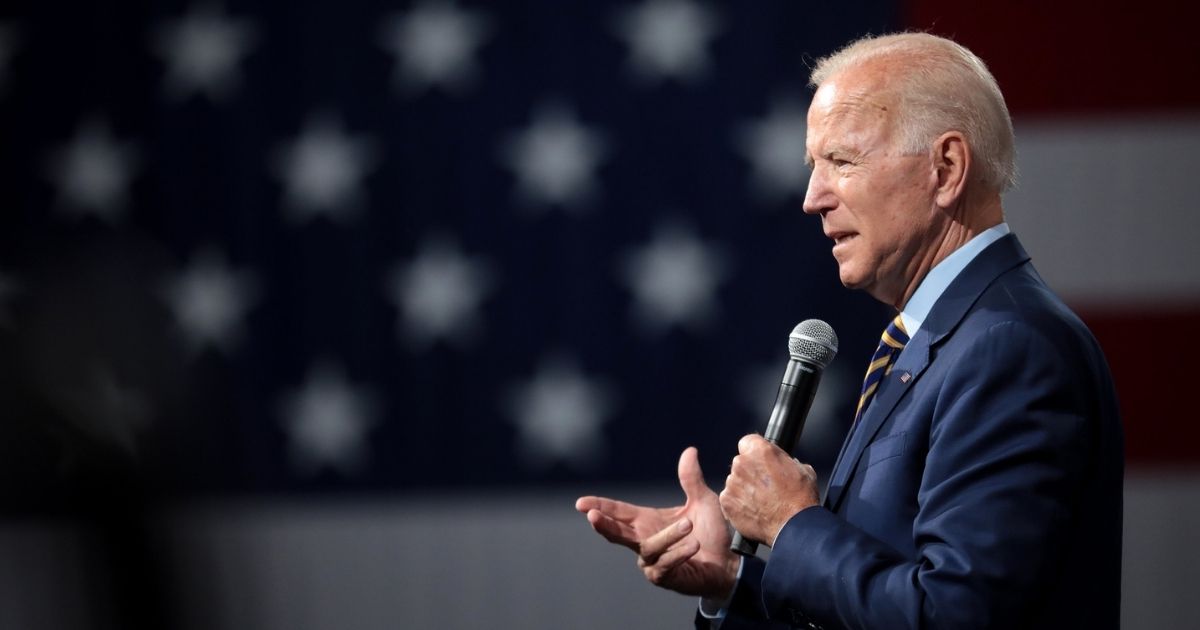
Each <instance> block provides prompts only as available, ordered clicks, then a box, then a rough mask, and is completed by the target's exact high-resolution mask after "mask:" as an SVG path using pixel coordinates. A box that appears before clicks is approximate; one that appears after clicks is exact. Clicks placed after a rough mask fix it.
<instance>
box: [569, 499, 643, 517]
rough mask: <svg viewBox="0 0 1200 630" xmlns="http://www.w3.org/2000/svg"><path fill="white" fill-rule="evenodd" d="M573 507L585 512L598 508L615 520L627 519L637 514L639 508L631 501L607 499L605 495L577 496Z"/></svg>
mask: <svg viewBox="0 0 1200 630" xmlns="http://www.w3.org/2000/svg"><path fill="white" fill-rule="evenodd" d="M575 509H576V510H577V511H579V512H582V513H584V514H587V513H588V512H591V511H592V510H599V511H601V512H603V513H604V514H606V515H608V516H611V517H612V518H615V519H617V520H621V521H628V520H631V519H633V518H634V517H635V516H637V513H638V510H641V509H645V508H639V507H638V506H636V505H633V504H632V503H626V502H624V501H617V500H615V499H608V498H605V497H590V496H589V497H579V498H578V499H576V500H575Z"/></svg>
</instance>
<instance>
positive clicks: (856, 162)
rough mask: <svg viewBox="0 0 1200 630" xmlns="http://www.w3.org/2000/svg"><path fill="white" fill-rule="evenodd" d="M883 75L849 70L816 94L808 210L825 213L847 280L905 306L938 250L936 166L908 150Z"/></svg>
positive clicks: (806, 200) (811, 116) (842, 274)
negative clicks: (900, 138)
mask: <svg viewBox="0 0 1200 630" xmlns="http://www.w3.org/2000/svg"><path fill="white" fill-rule="evenodd" d="M878 75H879V72H878V71H875V72H872V71H871V70H869V69H857V70H855V69H851V70H847V71H845V72H842V73H841V74H839V75H835V76H834V77H832V78H830V79H829V80H827V81H826V82H825V83H824V84H822V85H821V87H820V89H818V90H817V93H816V94H815V95H814V96H813V101H812V105H811V106H810V107H809V110H808V139H807V150H808V160H809V161H810V163H811V167H812V175H811V177H810V179H809V182H808V194H807V195H806V196H805V198H804V211H805V212H807V213H810V214H819V215H821V223H822V226H823V228H824V231H825V235H826V236H828V237H829V238H830V239H832V240H833V241H834V245H833V257H834V258H835V259H836V260H837V262H838V273H839V275H840V277H841V281H842V284H844V285H846V286H847V287H850V288H852V289H863V290H865V291H867V292H868V293H870V294H871V295H872V296H874V297H875V298H876V299H878V300H881V301H883V302H886V303H888V304H892V305H893V306H896V307H898V308H899V307H901V306H903V304H902V303H900V302H902V300H905V299H907V297H908V295H909V294H910V293H911V290H912V289H913V288H915V286H913V285H915V281H917V280H919V278H917V277H916V276H917V275H918V274H920V275H922V276H923V274H924V272H925V271H928V269H927V263H928V258H930V257H931V256H932V254H933V252H930V251H928V250H930V249H932V244H933V241H934V240H935V237H934V232H935V224H936V222H937V218H938V214H939V213H938V212H936V206H935V204H934V203H933V190H934V189H935V188H936V184H937V172H936V170H935V169H934V168H933V166H932V160H931V159H930V157H929V156H928V155H903V154H902V152H901V147H900V146H899V141H898V133H897V132H896V126H897V125H895V116H896V113H897V109H898V107H897V103H896V102H895V101H896V99H895V98H894V97H892V96H890V95H889V94H888V93H887V92H885V91H883V90H881V89H880V82H881V79H880V78H879V76H878ZM923 267H925V268H923Z"/></svg>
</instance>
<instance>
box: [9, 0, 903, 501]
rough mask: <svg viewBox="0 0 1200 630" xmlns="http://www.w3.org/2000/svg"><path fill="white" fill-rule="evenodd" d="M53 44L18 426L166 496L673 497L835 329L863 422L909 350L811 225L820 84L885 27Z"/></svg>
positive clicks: (549, 18) (20, 181) (498, 20)
mask: <svg viewBox="0 0 1200 630" xmlns="http://www.w3.org/2000/svg"><path fill="white" fill-rule="evenodd" d="M27 11H28V12H27V13H26V14H24V15H21V16H18V17H16V18H14V19H9V20H6V21H5V24H4V31H3V32H4V33H5V35H4V40H3V41H4V49H5V50H8V51H9V52H8V54H7V55H6V57H7V59H6V61H5V68H6V71H5V75H4V76H5V88H4V89H5V92H4V108H5V111H6V115H5V116H4V119H5V123H4V125H5V133H4V136H3V137H4V138H5V140H4V143H3V144H4V155H5V162H4V167H3V169H2V170H3V172H4V175H3V177H4V178H5V182H4V185H3V189H4V190H5V191H7V193H8V197H7V200H6V203H5V209H4V214H3V216H4V219H3V222H4V228H3V234H4V241H5V247H4V248H3V253H2V254H0V263H2V268H3V271H4V278H5V279H6V286H7V287H9V288H8V289H7V290H6V291H5V294H4V295H5V298H4V308H5V313H6V316H7V317H6V326H5V329H4V330H5V334H6V337H8V338H9V340H10V343H12V344H13V346H14V347H13V352H11V353H8V356H7V361H9V362H16V363H17V365H16V366H14V370H13V372H12V374H13V378H14V379H16V382H17V383H19V384H20V387H19V389H20V392H21V394H20V395H19V397H18V398H19V399H18V400H17V401H16V404H17V405H24V407H23V411H24V412H25V413H26V414H28V416H29V417H30V418H37V420H36V421H37V422H42V423H53V424H54V425H56V429H55V431H56V435H58V436H59V437H60V438H61V439H62V440H65V441H66V442H67V443H71V442H79V443H85V444H86V445H87V446H89V447H95V448H96V449H98V450H99V451H100V452H99V453H98V456H101V457H103V456H104V455H105V453H104V451H106V450H111V453H112V456H113V457H114V458H118V459H119V458H123V457H125V456H128V457H129V458H130V460H131V461H132V464H131V465H132V466H135V467H136V468H137V469H138V470H139V471H142V472H145V473H146V479H145V481H146V484H147V486H146V489H147V490H148V491H149V492H152V493H154V494H156V495H157V494H162V495H166V496H172V497H173V496H180V495H182V496H191V495H194V494H196V493H200V494H211V493H228V492H233V493H242V492H267V493H307V492H326V491H342V490H364V491H372V492H374V491H379V492H389V493H390V492H405V491H409V490H413V489H422V488H426V489H428V488H443V487H457V486H464V485H467V486H497V485H501V486H503V485H512V484H526V483H543V482H551V483H552V482H560V481H564V480H588V479H591V480H598V479H604V480H626V481H644V480H648V479H659V478H661V477H662V476H663V475H664V473H665V474H667V475H668V476H669V475H670V473H671V470H672V469H671V465H670V464H671V462H672V461H673V460H674V458H675V456H677V454H678V452H679V450H681V448H682V447H683V446H685V445H687V444H693V443H694V444H698V445H699V446H701V449H702V452H705V453H706V454H707V453H709V452H710V451H711V452H712V454H713V456H714V458H716V457H720V458H721V459H725V458H727V457H728V455H729V454H730V453H731V452H732V448H733V446H732V445H733V444H734V443H735V442H736V438H737V437H738V436H739V435H741V434H743V433H745V432H747V431H750V430H753V429H755V428H761V426H760V425H761V424H762V422H763V421H764V419H765V413H764V411H763V408H764V406H766V405H769V404H770V403H771V399H772V396H773V387H774V384H773V383H772V381H775V383H777V382H778V378H779V376H780V374H781V373H782V368H783V364H784V363H785V362H786V357H787V355H786V345H785V344H786V336H787V333H788V332H789V331H790V330H791V327H792V326H793V325H794V324H795V323H796V322H798V321H800V320H802V319H805V318H808V317H821V318H824V319H826V320H829V321H831V322H834V323H835V324H836V326H837V328H838V329H839V330H840V331H841V332H842V336H843V338H844V339H845V342H844V346H843V354H844V355H848V356H849V357H850V359H848V360H847V361H846V363H854V364H855V365H854V369H853V370H847V371H845V374H843V373H842V372H840V371H839V372H837V373H835V374H834V375H833V376H831V379H830V380H831V382H829V383H827V385H829V386H831V388H841V389H842V390H844V391H842V394H843V395H842V396H841V397H840V398H841V400H839V401H838V410H837V415H838V416H839V417H840V420H839V422H840V423H841V424H843V425H844V424H845V421H846V419H847V418H848V417H849V414H848V413H846V408H845V407H846V405H849V404H850V402H851V401H852V399H853V380H854V379H855V378H857V377H855V376H852V373H854V372H857V371H858V365H857V364H858V363H861V362H862V361H857V359H860V358H862V357H861V356H860V355H864V353H869V352H870V350H871V347H870V346H872V345H873V344H872V342H871V338H872V336H873V333H871V332H867V331H873V329H874V328H876V327H877V323H878V321H881V318H883V317H885V314H884V311H883V310H882V308H881V307H876V306H875V305H874V304H873V303H872V302H871V300H870V299H869V298H867V297H865V296H861V295H854V294H851V293H849V292H847V291H844V290H842V289H841V288H840V286H839V285H838V284H837V279H836V272H835V270H834V265H833V261H832V259H831V257H830V255H829V252H828V247H827V246H826V245H825V243H824V237H823V235H822V234H821V232H820V229H819V222H818V221H817V219H815V218H812V217H806V216H804V215H803V214H802V213H801V212H800V210H799V200H800V198H801V197H802V194H803V190H804V187H805V185H806V168H805V167H804V165H803V155H804V148H803V146H804V130H805V126H804V115H805V110H806V108H807V98H808V95H809V90H808V89H807V88H806V86H805V81H806V61H809V62H811V60H812V58H813V57H814V56H818V55H821V54H825V53H827V52H828V51H829V50H831V48H832V47H834V46H836V45H838V44H840V43H842V42H844V41H846V40H848V39H849V38H851V37H853V36H855V35H856V34H858V33H861V32H864V31H881V30H884V29H885V28H887V27H888V26H889V25H890V24H891V22H892V19H893V17H892V11H891V9H890V7H888V6H887V5H884V4H882V3H876V6H870V5H864V7H862V8H860V9H859V10H858V12H857V13H858V16H857V17H858V19H856V20H839V21H832V20H813V19H812V16H811V15H810V14H809V13H808V11H807V9H806V8H805V7H803V6H801V5H800V4H798V3H791V2H773V3H754V4H745V5H744V6H743V5H739V4H729V5H720V6H718V5H713V4H704V3H696V2H688V1H676V0H660V1H653V2H627V3H607V2H576V3H558V2H505V3H482V2H480V3H467V2H461V3H453V2H421V3H355V4H353V5H345V4H344V3H343V4H335V3H326V2H298V3H286V4H284V3H239V2H229V3H224V4H222V3H212V2H209V3H203V2H201V3H187V2H155V3H144V4H138V3H108V4H107V6H106V5H105V4H104V3H101V4H99V5H96V4H91V3H78V5H77V6H74V7H72V8H70V10H69V11H67V10H65V9H64V8H61V7H51V6H49V5H45V6H43V5H31V6H30V7H28V9H27ZM780 24H787V25H788V28H786V29H783V28H778V26H777V25H780ZM831 25H833V26H834V28H831ZM841 381H845V382H841ZM833 433H834V435H832V437H831V439H832V440H833V441H834V443H836V442H837V440H840V432H836V431H835V432H833ZM44 446H45V447H46V448H52V447H51V446H50V445H49V444H45V445H44ZM820 452H824V451H823V450H822V451H820ZM43 455H50V452H49V451H47V452H39V453H38V458H39V459H41V458H42V456H43ZM714 461H716V459H714ZM42 463H43V464H44V470H46V471H49V470H50V469H51V468H55V467H57V466H58V465H59V464H57V463H54V462H53V461H51V459H50V458H47V459H44V460H43V461H42ZM67 465H68V466H70V465H71V464H67ZM79 465H85V464H84V463H82V462H81V463H79ZM26 483H27V481H25V480H22V482H21V484H20V487H19V488H18V490H23V489H27V488H36V487H38V486H39V485H40V484H41V483H48V484H53V482H52V481H50V480H49V479H45V480H43V481H40V482H35V483H34V485H33V486H28V485H26ZM37 494H38V495H39V496H44V495H42V494H41V493H40V492H38V493H37Z"/></svg>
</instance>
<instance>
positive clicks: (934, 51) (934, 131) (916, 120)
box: [811, 33, 1017, 192]
mask: <svg viewBox="0 0 1200 630" xmlns="http://www.w3.org/2000/svg"><path fill="white" fill-rule="evenodd" d="M884 59H886V60H888V61H894V62H899V63H898V64H897V70H896V71H895V72H893V73H892V74H889V75H888V82H889V84H890V85H891V86H893V88H892V89H894V90H895V93H896V94H897V96H898V97H899V101H900V114H899V115H900V118H899V119H898V120H899V121H900V124H901V129H900V142H901V147H902V150H903V151H904V152H905V153H907V154H910V155H919V154H921V153H925V152H927V151H929V149H930V144H931V143H932V142H933V141H934V140H935V139H936V138H937V137H938V136H940V135H941V134H943V133H945V132H947V131H959V132H962V134H963V135H964V136H965V137H966V138H967V144H968V146H969V147H970V149H971V154H972V157H974V158H975V160H976V164H977V165H978V167H979V171H978V173H977V175H978V177H979V180H980V181H982V182H983V183H984V184H986V185H988V186H989V187H992V188H994V189H995V190H996V191H997V192H1004V191H1006V190H1008V189H1009V188H1012V187H1013V186H1014V185H1015V184H1016V179H1017V167H1016V158H1015V149H1014V146H1013V145H1014V141H1013V127H1012V118H1010V117H1009V115H1008V107H1007V106H1006V105H1005V104H1004V95H1003V94H1001V93H1000V86H999V85H998V84H997V83H996V79H995V77H993V76H992V73H991V72H989V71H988V69H987V65H986V64H984V63H983V60H982V59H980V58H979V57H977V56H975V53H972V52H971V51H970V50H967V49H966V48H965V47H963V46H961V45H959V44H957V43H955V42H953V41H950V40H948V39H944V38H942V37H938V36H936V35H930V34H928V33H897V34H892V35H881V36H878V37H870V36H868V37H864V38H862V39H859V40H857V41H854V42H851V43H850V44H848V45H847V46H846V47H845V48H842V49H841V50H839V51H837V52H835V53H833V54H832V55H830V56H828V57H824V58H822V59H819V60H817V63H816V66H815V67H814V68H813V71H812V77H811V83H812V85H813V86H815V87H820V86H821V84H822V83H824V82H825V81H826V80H828V79H830V78H831V77H833V76H835V75H838V74H841V73H842V72H843V71H845V70H848V69H851V68H856V67H859V66H862V65H865V64H867V63H868V62H872V61H876V60H884Z"/></svg>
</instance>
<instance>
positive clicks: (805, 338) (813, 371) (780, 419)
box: [729, 319, 838, 556]
mask: <svg viewBox="0 0 1200 630" xmlns="http://www.w3.org/2000/svg"><path fill="white" fill-rule="evenodd" d="M837 349H838V340H837V334H836V333H834V332H833V328H832V327H830V326H829V324H826V323H825V322H823V321H821V320H819V319H806V320H804V321H802V322H800V323H799V324H796V327H795V328H793V329H792V334H790V335H788V354H790V355H791V358H790V359H788V364H787V369H785V370H784V371H783V382H781V383H780V384H779V393H778V394H776V396H775V408H774V409H772V410H771V420H770V421H769V422H767V430H766V431H765V432H764V433H763V437H765V438H767V441H768V442H771V443H772V444H776V445H778V446H779V447H780V448H782V449H783V450H785V451H787V452H789V453H791V452H792V451H793V450H795V448H796V442H797V441H798V440H799V439H800V432H801V431H803V430H804V421H805V419H807V418H808V409H809V407H812V401H813V397H814V396H816V394H817V385H819V384H820V383H821V370H824V369H825V367H826V366H828V365H829V364H830V363H831V362H832V361H833V357H835V356H837ZM729 548H730V549H732V550H733V551H735V552H737V553H740V554H742V555H743V556H753V555H754V554H755V553H756V552H757V551H758V543H757V542H755V541H753V540H749V539H747V538H745V537H744V536H742V534H741V533H740V532H734V533H733V544H731V545H730V546H729Z"/></svg>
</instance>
